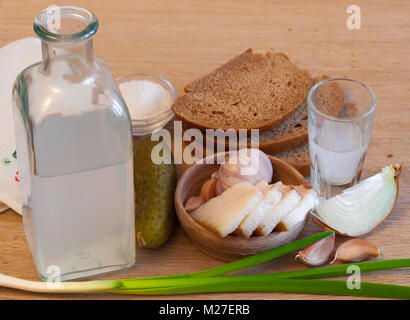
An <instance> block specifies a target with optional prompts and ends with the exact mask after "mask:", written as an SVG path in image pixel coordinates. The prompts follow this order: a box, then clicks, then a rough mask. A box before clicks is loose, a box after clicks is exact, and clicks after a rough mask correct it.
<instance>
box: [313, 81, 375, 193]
mask: <svg viewBox="0 0 410 320" xmlns="http://www.w3.org/2000/svg"><path fill="white" fill-rule="evenodd" d="M307 102H308V108H309V112H308V114H309V116H308V117H309V118H308V128H309V129H308V130H309V149H310V163H311V185H312V186H313V188H314V189H315V190H316V191H317V192H318V194H319V197H320V198H321V199H328V198H330V197H332V196H334V195H336V194H338V193H340V192H342V191H343V190H344V189H346V188H348V187H351V186H352V185H354V184H355V183H356V182H357V181H359V180H360V175H361V170H362V165H363V162H364V158H365V155H366V151H367V148H368V146H369V141H370V135H371V131H372V123H373V118H374V111H375V109H376V105H377V98H376V95H375V94H374V92H373V90H372V89H371V88H370V87H369V86H367V85H366V84H364V83H361V82H359V81H356V80H352V79H345V78H332V79H326V80H323V81H321V82H319V83H317V84H316V85H314V86H313V87H312V88H311V89H310V90H309V92H308V96H307Z"/></svg>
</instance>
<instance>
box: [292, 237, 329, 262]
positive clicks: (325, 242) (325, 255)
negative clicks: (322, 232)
mask: <svg viewBox="0 0 410 320" xmlns="http://www.w3.org/2000/svg"><path fill="white" fill-rule="evenodd" d="M334 246H335V234H334V233H332V234H331V235H330V236H328V237H326V238H323V239H322V240H319V241H317V242H315V243H313V244H311V245H310V246H308V247H306V248H305V249H303V250H302V251H300V252H299V253H298V254H297V256H296V259H297V260H299V261H300V262H303V263H304V264H307V265H308V266H320V265H322V264H324V263H326V262H327V261H328V260H329V258H330V255H331V254H332V252H333V248H334Z"/></svg>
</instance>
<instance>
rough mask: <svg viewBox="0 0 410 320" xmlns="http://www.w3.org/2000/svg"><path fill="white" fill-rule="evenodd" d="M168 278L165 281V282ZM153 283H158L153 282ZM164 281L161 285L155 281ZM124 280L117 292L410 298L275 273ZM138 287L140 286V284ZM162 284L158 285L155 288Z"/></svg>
mask: <svg viewBox="0 0 410 320" xmlns="http://www.w3.org/2000/svg"><path fill="white" fill-rule="evenodd" d="M163 281H165V282H163ZM151 282H154V283H153V284H151ZM155 282H161V284H159V283H158V284H155ZM127 285H128V284H127V283H124V284H123V286H122V287H120V288H119V290H115V291H114V292H117V293H123V294H134V295H169V294H192V293H216V292H282V293H305V294H327V295H337V296H359V297H378V298H392V299H410V287H406V286H399V285H391V284H380V283H369V282H361V283H360V289H349V288H348V287H347V283H346V281H342V280H299V279H277V278H276V277H274V276H271V275H263V274H262V275H249V276H228V277H227V276H223V277H212V278H196V279H169V280H165V279H164V280H160V281H157V280H143V281H142V283H140V284H139V286H141V287H142V288H140V289H138V288H135V287H134V285H132V286H131V288H129V289H128V288H127ZM139 286H137V287H139ZM155 286H158V287H155Z"/></svg>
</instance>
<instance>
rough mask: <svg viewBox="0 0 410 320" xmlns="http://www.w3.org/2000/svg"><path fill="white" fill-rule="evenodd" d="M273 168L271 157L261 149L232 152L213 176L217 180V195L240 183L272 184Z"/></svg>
mask: <svg viewBox="0 0 410 320" xmlns="http://www.w3.org/2000/svg"><path fill="white" fill-rule="evenodd" d="M272 175H273V167H272V163H271V161H270V159H269V157H268V156H267V155H266V154H265V153H264V152H262V151H260V150H259V149H246V148H244V149H240V150H238V151H232V152H230V153H229V155H228V157H227V158H226V159H225V163H223V164H222V165H221V166H220V168H219V172H218V173H217V174H216V173H214V174H213V175H212V177H213V178H215V179H217V186H216V194H217V195H221V194H222V193H223V192H224V191H225V190H226V189H228V188H230V187H232V186H233V185H234V184H236V183H239V182H250V183H252V184H255V183H257V182H259V181H262V180H264V181H266V182H268V183H270V182H271V180H272Z"/></svg>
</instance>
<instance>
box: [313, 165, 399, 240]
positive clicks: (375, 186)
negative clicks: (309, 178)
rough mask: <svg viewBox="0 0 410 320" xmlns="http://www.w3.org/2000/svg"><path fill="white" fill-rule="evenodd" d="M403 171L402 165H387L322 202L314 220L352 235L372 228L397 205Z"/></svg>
mask: <svg viewBox="0 0 410 320" xmlns="http://www.w3.org/2000/svg"><path fill="white" fill-rule="evenodd" d="M400 171H401V166H400V165H396V166H388V167H385V168H384V169H383V170H382V171H381V172H380V173H378V174H376V175H374V176H372V177H370V178H367V179H365V180H363V181H362V182H360V183H358V184H356V185H354V186H353V187H351V188H348V189H346V190H344V191H343V192H342V193H341V194H339V195H337V196H334V197H332V198H330V199H328V200H324V201H322V202H321V203H320V204H319V206H318V208H317V210H316V212H315V217H314V219H313V220H314V221H315V222H316V223H318V224H320V225H322V226H325V227H327V228H330V229H332V230H334V231H336V232H337V233H339V234H343V235H346V236H349V237H359V236H361V235H364V234H366V233H368V232H370V231H372V230H373V229H374V228H376V227H377V226H378V225H380V224H381V223H382V222H383V221H384V220H385V219H386V218H387V217H388V216H389V215H390V213H391V212H392V210H393V208H394V206H395V204H396V201H397V196H398V190H399V184H398V178H399V175H400Z"/></svg>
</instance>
